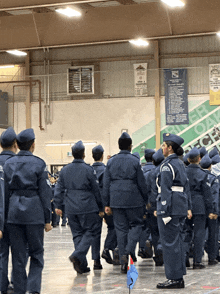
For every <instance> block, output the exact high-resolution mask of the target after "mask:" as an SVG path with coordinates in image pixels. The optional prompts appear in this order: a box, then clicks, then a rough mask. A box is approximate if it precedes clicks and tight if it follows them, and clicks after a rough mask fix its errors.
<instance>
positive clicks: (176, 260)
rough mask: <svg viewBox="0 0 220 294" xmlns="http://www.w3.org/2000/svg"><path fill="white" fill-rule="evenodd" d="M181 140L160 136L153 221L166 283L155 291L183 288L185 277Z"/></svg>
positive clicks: (185, 198) (185, 201)
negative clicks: (156, 194) (157, 229)
mask: <svg viewBox="0 0 220 294" xmlns="http://www.w3.org/2000/svg"><path fill="white" fill-rule="evenodd" d="M183 142H184V140H183V139H182V138H181V137H179V136H177V135H173V134H166V133H164V134H163V145H162V150H163V155H164V157H165V160H164V161H163V164H162V165H161V167H160V173H159V175H158V189H159V193H160V194H159V195H158V199H157V219H158V227H159V232H160V239H161V244H162V247H163V259H164V266H165V274H166V277H167V279H168V280H167V281H165V282H164V283H159V284H157V288H159V289H173V288H184V280H183V275H185V274H186V265H185V252H184V246H183V226H184V222H185V218H186V216H187V211H188V196H187V195H186V193H185V189H186V185H187V176H186V171H185V167H184V164H183V162H182V161H181V160H180V159H179V158H178V156H181V155H182V154H183V149H182V148H181V147H180V145H181V144H182V143H183Z"/></svg>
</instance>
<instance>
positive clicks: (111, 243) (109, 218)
mask: <svg viewBox="0 0 220 294" xmlns="http://www.w3.org/2000/svg"><path fill="white" fill-rule="evenodd" d="M104 219H105V221H106V224H107V228H108V231H107V235H106V238H105V243H104V249H108V250H115V248H116V247H117V236H116V231H115V226H114V221H113V215H107V214H105V215H104Z"/></svg>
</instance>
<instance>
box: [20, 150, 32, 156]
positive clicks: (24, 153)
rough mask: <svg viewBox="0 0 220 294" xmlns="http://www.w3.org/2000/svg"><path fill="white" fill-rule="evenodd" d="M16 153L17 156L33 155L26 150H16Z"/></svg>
mask: <svg viewBox="0 0 220 294" xmlns="http://www.w3.org/2000/svg"><path fill="white" fill-rule="evenodd" d="M16 155H18V156H24V155H26V156H30V155H33V153H32V152H31V151H28V150H20V151H19V152H18V154H16Z"/></svg>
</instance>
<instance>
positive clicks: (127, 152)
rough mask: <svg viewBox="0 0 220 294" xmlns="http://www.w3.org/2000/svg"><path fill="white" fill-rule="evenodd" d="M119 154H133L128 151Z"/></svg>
mask: <svg viewBox="0 0 220 294" xmlns="http://www.w3.org/2000/svg"><path fill="white" fill-rule="evenodd" d="M119 154H131V152H130V151H128V150H121V151H120V152H119Z"/></svg>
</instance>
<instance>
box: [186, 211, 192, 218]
mask: <svg viewBox="0 0 220 294" xmlns="http://www.w3.org/2000/svg"><path fill="white" fill-rule="evenodd" d="M187 217H188V219H191V218H192V210H188V211H187Z"/></svg>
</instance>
